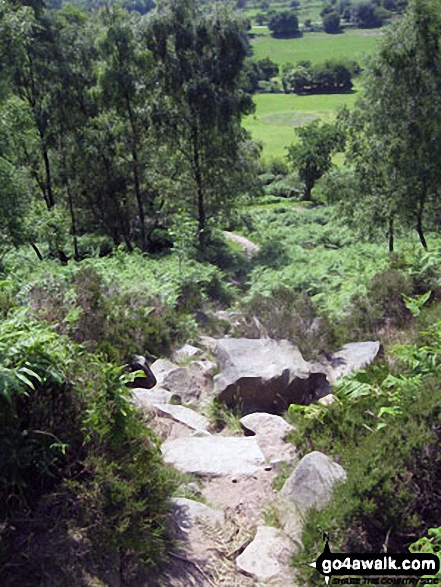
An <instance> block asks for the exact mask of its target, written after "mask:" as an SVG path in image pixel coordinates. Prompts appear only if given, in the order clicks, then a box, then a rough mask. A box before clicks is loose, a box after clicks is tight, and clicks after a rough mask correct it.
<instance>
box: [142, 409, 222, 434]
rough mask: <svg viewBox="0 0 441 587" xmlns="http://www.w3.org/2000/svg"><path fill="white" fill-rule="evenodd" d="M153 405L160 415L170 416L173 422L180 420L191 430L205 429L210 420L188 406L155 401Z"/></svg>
mask: <svg viewBox="0 0 441 587" xmlns="http://www.w3.org/2000/svg"><path fill="white" fill-rule="evenodd" d="M153 407H154V408H155V410H156V411H157V412H158V414H159V415H160V416H165V417H166V418H171V419H172V420H175V422H181V423H182V424H185V425H186V426H188V427H189V428H191V429H192V430H207V428H208V427H209V426H210V421H209V420H208V418H206V417H205V416H202V415H201V414H198V413H197V412H195V411H194V410H191V409H190V408H186V407H184V406H176V405H172V404H162V403H155V404H153Z"/></svg>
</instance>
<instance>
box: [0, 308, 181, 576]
mask: <svg viewBox="0 0 441 587" xmlns="http://www.w3.org/2000/svg"><path fill="white" fill-rule="evenodd" d="M0 362H1V374H0V375H1V377H0V403H1V410H0V413H1V420H2V421H1V427H0V428H1V430H0V448H1V450H0V454H1V459H0V469H1V473H2V474H1V484H0V495H1V500H0V501H1V508H0V509H1V512H0V515H1V518H2V529H1V533H2V543H4V544H8V541H10V540H12V541H13V540H14V536H15V534H16V533H19V532H25V531H27V532H29V528H27V529H26V527H25V525H23V521H22V519H23V517H24V512H26V520H25V524H27V523H28V518H29V516H30V519H31V520H32V518H33V516H34V515H37V514H36V513H35V512H36V511H37V510H38V507H39V506H40V503H41V501H42V500H44V501H45V503H51V502H57V503H58V504H61V503H62V504H64V505H63V507H64V514H63V517H64V520H65V521H64V523H67V522H69V524H70V525H71V527H74V528H76V529H77V531H79V532H81V533H83V534H84V535H85V536H86V537H87V539H88V540H89V541H90V545H91V553H90V554H91V556H92V558H93V557H94V556H97V553H98V552H99V551H100V552H101V553H100V555H99V556H104V557H105V556H110V557H112V556H115V555H121V556H124V554H125V553H126V552H127V551H128V550H131V551H132V552H136V553H137V555H138V556H139V557H141V558H142V559H143V560H144V561H145V562H146V563H147V564H148V565H149V566H153V565H155V564H158V563H159V562H160V560H161V558H162V556H163V553H164V548H165V539H164V523H165V518H166V515H167V513H168V496H169V495H170V494H171V492H172V490H173V487H174V482H173V481H172V477H171V476H170V475H169V474H168V472H167V470H166V469H165V468H164V465H163V463H162V460H161V455H160V450H159V446H158V442H157V440H156V438H155V437H154V435H153V434H152V432H151V431H149V429H148V428H146V426H145V424H143V423H142V422H141V421H140V420H139V419H138V416H137V414H136V413H135V408H134V407H133V406H132V405H131V404H130V403H129V401H128V395H129V394H128V391H127V390H126V389H125V388H124V378H122V377H121V368H120V367H114V366H112V365H110V364H107V363H105V362H103V360H102V359H101V358H100V357H98V356H95V355H91V354H87V353H85V352H84V350H83V349H81V347H78V346H77V345H75V344H74V343H73V342H71V341H69V339H67V338H66V337H61V336H59V335H57V334H56V333H55V332H54V331H53V330H51V329H49V328H48V327H47V326H44V325H42V324H40V323H38V322H35V321H34V320H32V318H31V317H30V316H29V313H27V312H25V311H18V312H15V313H12V314H10V316H9V317H8V319H6V320H3V322H2V323H1V325H0ZM73 504H75V505H73ZM45 530H46V531H49V528H48V527H46V528H45ZM3 541H4V542H3ZM27 548H31V541H29V544H28V546H26V545H24V546H23V545H22V552H21V553H20V554H19V556H20V557H21V565H20V566H19V569H18V570H17V572H18V573H24V572H25V569H26V568H27V566H28V565H29V564H32V561H31V558H32V557H30V556H29V555H28V554H27ZM16 555H17V553H16V552H12V553H11V552H8V551H7V550H5V549H3V550H2V552H1V556H2V558H3V557H5V556H6V557H8V558H10V557H11V556H14V557H15V556H16ZM2 562H3V561H2ZM17 580H18V581H19V579H17ZM36 580H39V579H38V577H36Z"/></svg>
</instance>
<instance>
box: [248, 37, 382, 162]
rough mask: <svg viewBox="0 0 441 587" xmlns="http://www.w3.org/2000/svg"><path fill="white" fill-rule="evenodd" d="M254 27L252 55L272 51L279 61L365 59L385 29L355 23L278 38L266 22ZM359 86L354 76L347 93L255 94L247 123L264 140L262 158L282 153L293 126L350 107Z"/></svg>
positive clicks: (292, 137)
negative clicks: (348, 27) (333, 30)
mask: <svg viewBox="0 0 441 587" xmlns="http://www.w3.org/2000/svg"><path fill="white" fill-rule="evenodd" d="M253 31H256V32H257V35H256V36H255V37H254V38H253V39H252V41H251V45H252V48H253V52H254V57H255V58H256V59H264V58H265V57H269V58H270V59H272V60H273V61H274V62H276V63H277V64H278V65H279V66H283V65H284V64H285V63H293V64H295V63H297V62H299V61H302V60H306V61H310V62H311V63H323V62H324V61H325V60H326V59H336V60H338V59H342V60H347V59H351V60H355V61H357V62H358V63H360V64H361V65H362V64H363V63H364V61H365V58H366V56H368V55H371V54H372V53H373V51H374V50H375V47H376V44H377V42H378V39H379V38H380V35H381V34H382V33H381V30H380V29H371V30H369V31H367V30H356V29H354V30H346V31H345V32H344V33H342V34H340V35H328V34H326V33H307V34H304V35H303V36H302V37H300V38H296V39H275V38H273V37H271V36H270V35H269V34H268V29H267V28H266V27H260V28H253ZM359 88H360V81H359V80H357V79H355V80H354V90H353V92H352V93H348V94H314V95H312V96H298V95H296V94H256V95H255V96H254V102H255V104H256V111H255V113H254V114H252V115H250V116H248V117H247V118H246V119H245V120H244V122H243V126H244V128H246V129H247V130H248V131H250V132H251V135H252V137H253V138H254V139H256V140H258V141H261V142H262V144H263V152H262V157H263V159H265V160H268V159H272V158H279V157H284V156H285V155H286V147H287V146H288V145H290V144H291V143H292V142H293V141H294V140H295V134H294V132H293V131H294V128H295V127H298V126H303V125H305V124H308V123H309V122H311V121H312V120H315V119H316V118H320V119H322V120H332V119H333V118H334V117H335V116H336V114H337V112H338V111H339V109H340V108H342V107H343V106H346V107H348V108H352V107H353V105H354V103H355V100H356V97H357V90H358V89H359Z"/></svg>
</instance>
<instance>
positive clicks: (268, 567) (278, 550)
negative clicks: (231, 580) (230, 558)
mask: <svg viewBox="0 0 441 587" xmlns="http://www.w3.org/2000/svg"><path fill="white" fill-rule="evenodd" d="M293 554H295V549H294V545H293V544H292V542H291V541H290V540H289V538H288V537H287V536H286V535H285V534H284V533H283V532H282V531H281V530H279V529H277V528H272V527H270V526H258V528H257V532H256V536H255V537H254V540H253V541H252V542H251V544H249V545H248V546H247V547H246V549H245V550H244V551H243V553H242V554H241V555H239V556H238V557H237V559H236V566H237V568H238V569H239V571H241V572H243V573H246V574H248V575H251V576H252V577H253V579H254V580H255V581H259V582H262V583H263V584H265V585H266V584H267V583H268V582H271V585H273V584H275V583H276V581H277V580H279V581H280V584H283V585H292V582H291V579H292V572H291V569H290V566H289V563H290V558H291V557H292V555H293Z"/></svg>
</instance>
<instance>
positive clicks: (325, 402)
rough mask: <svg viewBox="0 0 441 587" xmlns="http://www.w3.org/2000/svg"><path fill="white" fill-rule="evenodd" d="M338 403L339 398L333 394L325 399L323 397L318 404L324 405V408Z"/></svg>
mask: <svg viewBox="0 0 441 587" xmlns="http://www.w3.org/2000/svg"><path fill="white" fill-rule="evenodd" d="M336 401H337V398H336V397H335V395H334V394H333V393H330V394H328V395H325V397H321V398H320V399H319V400H318V403H319V404H322V405H323V406H330V405H331V404H333V403H334V402H336Z"/></svg>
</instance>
